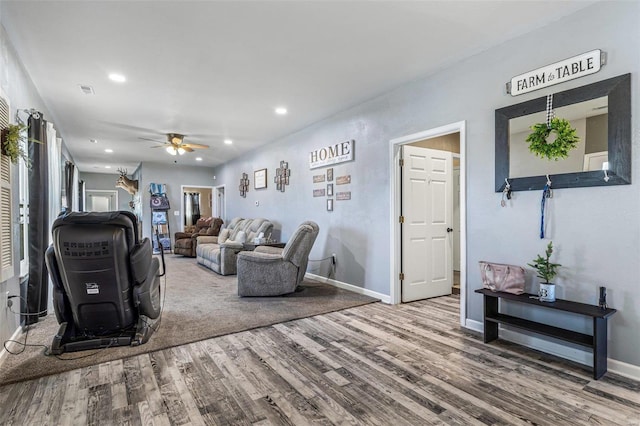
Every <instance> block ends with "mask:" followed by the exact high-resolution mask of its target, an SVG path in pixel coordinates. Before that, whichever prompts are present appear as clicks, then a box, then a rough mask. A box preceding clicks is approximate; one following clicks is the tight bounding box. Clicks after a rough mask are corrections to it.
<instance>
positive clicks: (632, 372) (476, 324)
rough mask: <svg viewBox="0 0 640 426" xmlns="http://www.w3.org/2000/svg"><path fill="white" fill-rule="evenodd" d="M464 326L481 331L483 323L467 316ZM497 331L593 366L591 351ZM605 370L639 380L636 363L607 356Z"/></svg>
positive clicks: (526, 343) (639, 373)
mask: <svg viewBox="0 0 640 426" xmlns="http://www.w3.org/2000/svg"><path fill="white" fill-rule="evenodd" d="M465 327H466V328H468V329H470V330H474V331H479V332H481V333H482V332H483V331H484V324H483V323H482V322H481V321H476V320H472V319H468V318H467V320H466V321H465ZM499 333H500V338H501V339H504V340H507V341H509V342H513V343H517V344H519V345H522V346H526V347H527V348H531V349H536V350H539V351H542V352H545V353H548V354H551V355H556V356H558V357H560V358H565V359H568V360H570V361H575V362H577V363H579V364H584V365H587V366H589V367H591V366H593V353H592V352H591V351H588V350H587V351H584V350H582V349H576V348H570V347H568V346H566V345H563V344H561V343H555V342H552V341H549V340H545V339H541V338H539V337H535V336H529V335H526V334H523V333H518V332H517V331H513V330H507V329H505V328H503V327H500V332H499ZM607 371H610V372H612V373H616V374H619V375H621V376H625V377H629V378H630V379H634V380H640V367H638V366H637V365H633V364H627V363H626V362H622V361H617V360H615V359H611V358H608V359H607Z"/></svg>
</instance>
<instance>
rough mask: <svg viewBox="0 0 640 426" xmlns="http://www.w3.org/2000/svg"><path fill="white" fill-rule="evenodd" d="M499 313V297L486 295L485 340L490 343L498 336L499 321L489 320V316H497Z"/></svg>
mask: <svg viewBox="0 0 640 426" xmlns="http://www.w3.org/2000/svg"><path fill="white" fill-rule="evenodd" d="M497 313H498V298H497V297H492V296H487V295H486V294H485V296H484V342H485V343H489V342H491V341H493V340H496V339H497V338H498V323H497V322H494V321H487V317H495V316H496V314H497Z"/></svg>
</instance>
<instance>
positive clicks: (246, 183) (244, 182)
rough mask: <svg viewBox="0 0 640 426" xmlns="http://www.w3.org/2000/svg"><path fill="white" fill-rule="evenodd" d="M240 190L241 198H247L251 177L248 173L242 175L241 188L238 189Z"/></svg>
mask: <svg viewBox="0 0 640 426" xmlns="http://www.w3.org/2000/svg"><path fill="white" fill-rule="evenodd" d="M238 189H239V190H240V196H241V197H243V198H246V196H247V192H248V191H249V175H248V174H246V173H243V174H242V177H241V178H240V186H239V187H238Z"/></svg>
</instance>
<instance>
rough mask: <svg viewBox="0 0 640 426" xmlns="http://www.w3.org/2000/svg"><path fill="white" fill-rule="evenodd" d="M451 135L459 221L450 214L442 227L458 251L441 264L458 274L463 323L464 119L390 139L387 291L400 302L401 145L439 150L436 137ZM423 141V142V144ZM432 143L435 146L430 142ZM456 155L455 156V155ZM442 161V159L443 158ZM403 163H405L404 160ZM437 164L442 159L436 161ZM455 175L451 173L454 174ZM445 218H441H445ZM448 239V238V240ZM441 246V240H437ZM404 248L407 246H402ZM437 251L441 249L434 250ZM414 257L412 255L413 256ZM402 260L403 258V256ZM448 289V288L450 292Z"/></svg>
mask: <svg viewBox="0 0 640 426" xmlns="http://www.w3.org/2000/svg"><path fill="white" fill-rule="evenodd" d="M443 137H447V138H454V139H456V140H457V141H458V144H459V145H458V146H459V149H458V151H459V154H457V153H453V154H451V157H452V161H451V166H452V167H451V170H450V171H453V169H455V168H457V169H458V170H459V190H458V189H457V188H455V185H453V184H452V185H451V198H452V199H453V198H454V196H455V195H457V193H458V191H459V194H460V198H459V205H458V214H459V221H456V222H455V223H454V222H453V217H454V215H453V214H452V215H451V219H446V220H450V223H452V224H453V226H445V227H444V229H445V230H446V229H447V228H453V231H454V232H452V231H449V232H448V233H449V234H452V235H449V236H448V237H447V241H448V242H447V244H450V245H451V247H452V249H453V245H454V239H456V240H459V251H458V253H459V255H458V256H452V257H451V258H450V259H449V260H445V262H448V264H445V265H444V266H441V267H442V268H443V271H444V268H446V269H447V270H448V269H449V268H450V269H451V272H452V275H453V276H456V275H457V276H458V277H459V287H460V322H461V324H464V321H465V318H466V288H465V287H466V285H465V283H466V217H465V212H466V208H465V207H466V199H465V173H466V171H465V157H464V152H465V143H466V139H465V122H464V121H460V122H457V123H452V124H448V125H445V126H441V127H438V128H434V129H431V130H427V131H424V132H420V133H415V134H411V135H407V136H403V137H401V138H396V139H393V140H391V141H390V147H389V148H390V161H391V164H390V180H389V182H390V205H391V209H390V213H391V214H390V226H391V236H390V258H391V260H392V263H391V268H390V274H391V276H390V282H391V288H390V295H391V298H390V299H391V303H394V304H395V303H401V302H402V284H403V280H402V278H403V276H402V275H401V273H403V270H402V268H403V265H402V262H403V256H406V254H405V253H403V241H402V229H403V228H402V224H401V223H400V222H401V220H402V219H403V218H401V216H402V209H403V204H402V201H403V191H404V190H405V189H406V188H403V185H402V170H401V166H400V160H401V159H402V151H403V149H402V147H403V146H405V145H410V144H416V145H419V146H424V145H426V147H428V148H432V149H433V148H436V149H437V150H443V147H442V146H438V145H437V143H441V141H438V140H436V139H435V138H439V139H446V138H443ZM423 144H424V145H423ZM434 144H436V146H434ZM445 149H446V150H448V151H452V149H451V148H445ZM456 157H457V158H456ZM443 161H444V160H443ZM405 164H406V163H405ZM440 164H441V165H442V164H444V163H440ZM454 176H455V175H454ZM452 182H453V183H455V178H454V177H452ZM454 210H455V209H454V205H453V204H452V205H451V207H450V208H449V211H450V212H451V213H453V211H454ZM446 220H445V221H446ZM456 228H458V232H459V238H454V234H455V231H456ZM449 241H450V242H449ZM441 246H443V247H444V244H441ZM405 250H408V248H405ZM438 254H439V255H441V253H438ZM413 257H415V256H413ZM454 257H456V261H459V267H458V268H459V271H458V274H455V275H454V274H453V262H454ZM405 260H407V259H406V258H405ZM450 292H451V291H449V293H450Z"/></svg>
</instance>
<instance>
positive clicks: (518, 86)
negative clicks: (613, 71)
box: [507, 49, 607, 96]
mask: <svg viewBox="0 0 640 426" xmlns="http://www.w3.org/2000/svg"><path fill="white" fill-rule="evenodd" d="M606 60H607V54H606V53H604V52H603V51H601V50H600V49H596V50H592V51H590V52H586V53H583V54H581V55H578V56H574V57H572V58H569V59H565V60H562V61H559V62H556V63H553V64H551V65H547V66H545V67H542V68H538V69H535V70H533V71H529V72H526V73H524V74H520V75H517V76H515V77H513V78H512V79H511V81H510V82H509V83H507V93H510V94H511V96H518V95H522V94H523V93H529V92H533V91H534V90H538V89H542V88H544V87H549V86H553V85H554V84H559V83H564V82H565V81H569V80H573V79H576V78H580V77H584V76H586V75H590V74H595V73H597V72H598V71H600V67H601V66H602V65H604V64H606V62H607V61H606Z"/></svg>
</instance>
